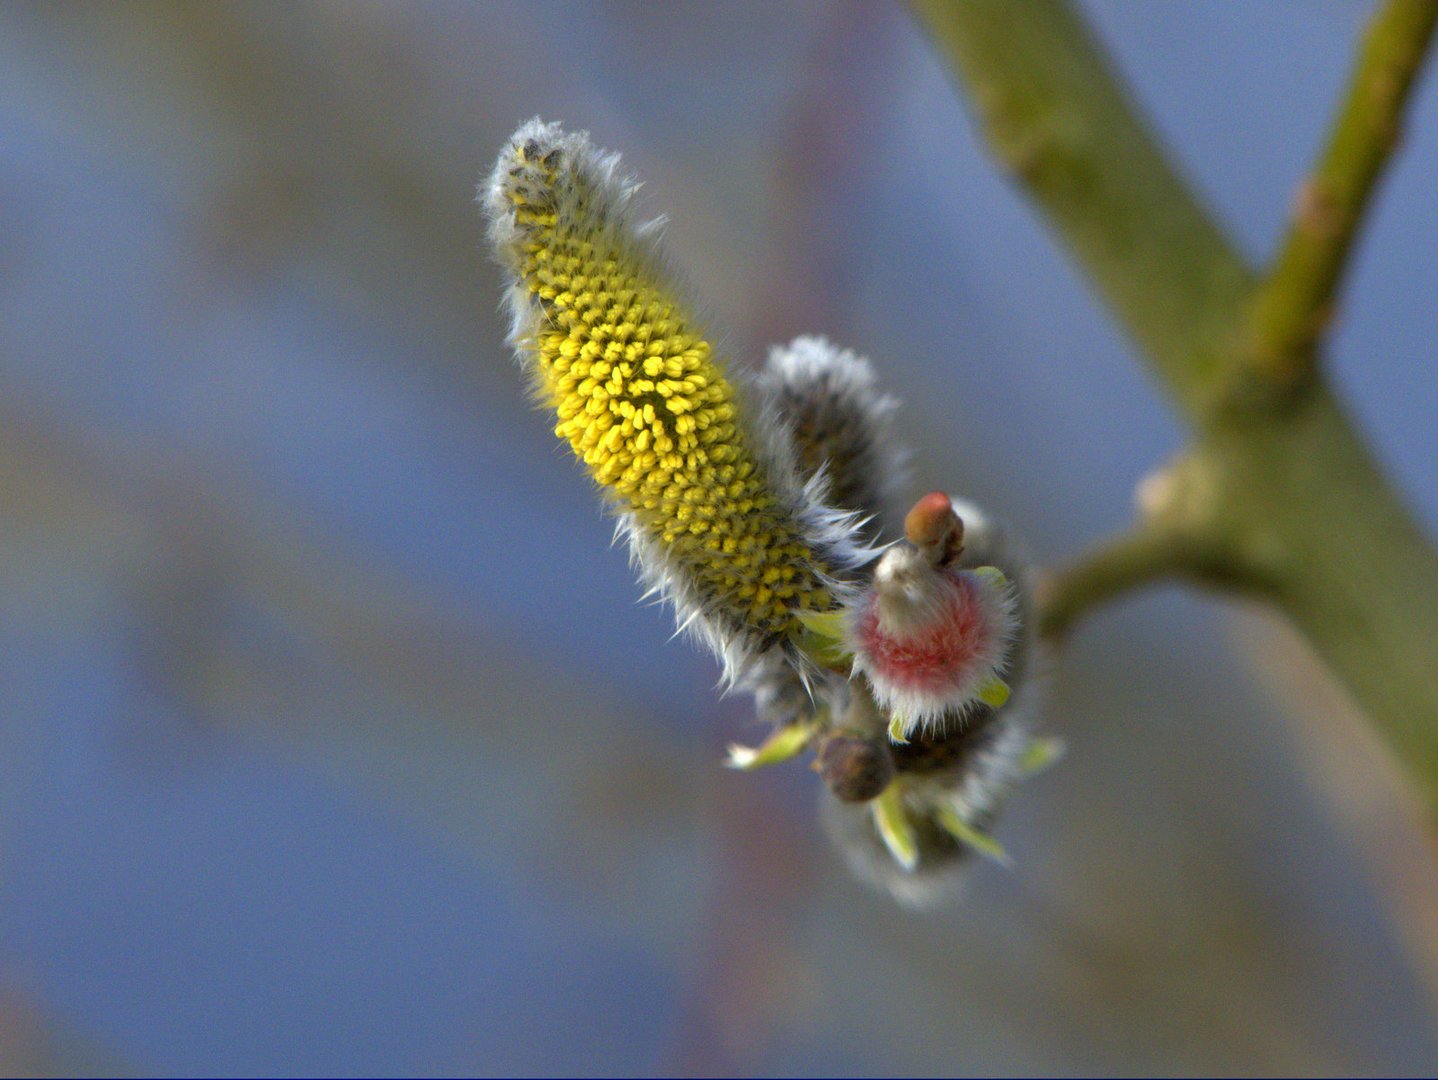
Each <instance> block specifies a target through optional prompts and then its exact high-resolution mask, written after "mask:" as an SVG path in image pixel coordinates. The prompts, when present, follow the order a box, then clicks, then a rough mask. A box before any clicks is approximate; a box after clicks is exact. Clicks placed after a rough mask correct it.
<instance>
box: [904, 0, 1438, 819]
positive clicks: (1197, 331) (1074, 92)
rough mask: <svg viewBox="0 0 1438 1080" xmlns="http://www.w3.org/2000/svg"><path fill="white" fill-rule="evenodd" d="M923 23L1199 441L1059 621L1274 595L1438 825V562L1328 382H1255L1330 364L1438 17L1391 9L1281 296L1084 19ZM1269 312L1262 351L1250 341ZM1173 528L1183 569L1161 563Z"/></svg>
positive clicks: (1014, 14) (1319, 178)
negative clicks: (1148, 590)
mask: <svg viewBox="0 0 1438 1080" xmlns="http://www.w3.org/2000/svg"><path fill="white" fill-rule="evenodd" d="M915 10H916V12H917V13H918V15H919V18H920V20H921V22H922V23H923V25H924V26H925V27H926V28H927V29H928V31H929V33H930V34H931V36H932V37H933V39H934V41H935V43H936V44H937V45H938V47H939V49H940V51H941V53H942V54H943V56H944V57H945V58H946V59H947V60H948V61H949V63H950V64H951V65H952V68H953V71H954V73H955V75H956V76H957V77H958V79H959V80H960V82H961V83H962V84H963V86H964V87H965V88H966V89H967V91H968V93H969V96H970V99H971V101H972V103H973V106H974V109H975V112H976V113H977V115H978V117H979V119H980V121H981V123H982V125H983V127H984V128H985V130H986V132H987V134H988V138H989V141H990V143H991V145H992V148H993V151H994V153H995V156H996V157H997V158H998V159H999V161H1000V162H1001V163H1003V164H1004V165H1005V167H1007V168H1008V169H1009V170H1011V171H1012V173H1013V174H1014V176H1015V178H1016V179H1017V181H1018V182H1019V183H1020V184H1021V185H1023V187H1024V188H1025V189H1026V190H1027V192H1028V193H1029V195H1030V197H1031V198H1032V199H1033V201H1034V202H1035V203H1036V205H1037V206H1038V208H1039V209H1040V211H1041V212H1042V213H1043V214H1044V215H1045V216H1046V217H1047V218H1048V219H1049V221H1050V223H1051V224H1052V225H1053V226H1054V227H1055V228H1056V229H1057V230H1058V231H1059V233H1060V234H1061V235H1062V236H1063V238H1064V240H1065V242H1066V243H1067V244H1068V246H1069V248H1070V250H1071V251H1072V253H1073V255H1074V256H1075V258H1076V259H1077V260H1078V261H1079V263H1080V264H1081V265H1082V266H1083V268H1084V269H1085V271H1086V272H1087V273H1088V274H1089V276H1090V277H1091V278H1092V279H1093V281H1094V284H1095V286H1096V287H1097V289H1098V291H1099V293H1100V295H1101V296H1102V297H1103V298H1104V299H1105V300H1106V301H1107V303H1108V304H1109V306H1110V307H1111V308H1112V310H1113V312H1114V314H1115V315H1116V316H1117V317H1118V319H1119V321H1120V322H1121V323H1122V324H1123V325H1124V326H1125V328H1126V329H1127V330H1128V331H1129V333H1130V334H1131V335H1132V336H1133V337H1134V339H1135V340H1136V341H1137V343H1138V344H1139V345H1140V346H1141V347H1142V349H1143V350H1144V352H1145V353H1146V354H1147V356H1148V359H1149V360H1150V361H1151V364H1152V367H1153V370H1154V372H1155V374H1156V375H1157V376H1158V378H1159V380H1160V381H1161V382H1162V384H1163V385H1164V387H1165V388H1166V389H1167V391H1168V392H1169V395H1170V397H1171V398H1172V400H1173V401H1174V403H1175V404H1176V405H1177V407H1178V408H1179V409H1180V411H1181V412H1182V413H1183V414H1184V415H1185V416H1186V417H1187V418H1188V420H1189V422H1190V424H1191V425H1192V427H1193V445H1192V446H1191V447H1190V449H1189V450H1188V451H1187V452H1186V454H1185V455H1184V459H1183V461H1182V462H1181V465H1180V466H1177V467H1175V468H1173V469H1171V470H1169V472H1168V473H1167V474H1165V475H1163V476H1161V477H1160V481H1159V482H1157V483H1156V484H1155V485H1154V486H1153V492H1152V493H1153V495H1154V497H1153V498H1150V499H1148V500H1145V501H1144V505H1143V506H1142V507H1141V510H1143V511H1144V512H1145V514H1146V518H1147V520H1146V521H1145V522H1144V523H1142V524H1141V525H1140V526H1139V529H1140V530H1141V531H1140V532H1138V533H1137V534H1135V536H1134V537H1133V538H1131V539H1128V540H1125V541H1121V542H1120V543H1119V545H1118V546H1117V547H1110V548H1108V549H1105V551H1104V553H1103V554H1102V555H1101V557H1100V558H1099V559H1098V561H1097V562H1081V563H1079V564H1077V566H1076V567H1075V568H1073V569H1070V570H1068V571H1066V572H1061V573H1060V575H1059V576H1058V578H1057V581H1056V583H1055V585H1054V587H1053V588H1052V590H1051V592H1050V596H1051V598H1052V599H1053V603H1054V604H1056V605H1057V607H1055V608H1051V609H1050V612H1049V614H1048V616H1047V619H1046V621H1047V622H1048V624H1049V625H1050V627H1051V628H1053V627H1062V626H1066V625H1067V624H1069V623H1071V622H1072V621H1073V620H1074V618H1076V617H1077V616H1078V615H1079V614H1080V613H1081V611H1082V609H1083V608H1084V607H1085V606H1087V605H1088V604H1091V603H1096V602H1097V601H1099V600H1105V599H1109V598H1111V597H1112V596H1114V595H1116V594H1117V593H1118V592H1120V591H1122V590H1123V589H1125V588H1127V587H1130V586H1136V585H1139V584H1142V583H1143V582H1145V581H1148V580H1152V579H1153V578H1155V577H1157V576H1163V574H1164V573H1166V572H1167V571H1170V570H1174V571H1177V570H1198V571H1199V574H1198V576H1199V577H1200V578H1201V579H1203V580H1205V581H1206V582H1208V583H1213V584H1222V585H1224V586H1227V587H1232V588H1236V589H1237V590H1239V591H1241V592H1244V593H1246V594H1249V595H1253V596H1257V597H1260V598H1262V599H1264V600H1266V601H1268V602H1270V603H1272V604H1274V605H1275V606H1276V607H1277V608H1278V609H1279V610H1281V611H1282V612H1283V613H1284V614H1285V615H1287V616H1288V617H1289V618H1290V619H1291V620H1292V621H1293V623H1294V624H1295V625H1296V626H1297V627H1298V628H1299V629H1300V631H1301V632H1302V633H1303V634H1304V636H1305V637H1306V638H1307V640H1308V642H1309V643H1310V644H1311V645H1312V646H1313V648H1314V649H1315V651H1316V652H1317V653H1318V654H1319V656H1320V657H1322V658H1323V660H1324V661H1325V662H1326V663H1327V665H1328V666H1329V667H1330V669H1332V670H1333V671H1334V672H1335V673H1336V674H1337V675H1338V676H1339V678H1340V679H1341V680H1342V681H1343V682H1344V684H1345V685H1346V686H1347V687H1348V689H1349V691H1350V692H1351V693H1352V694H1353V695H1354V697H1355V698H1356V699H1357V701H1358V702H1359V703H1360V705H1361V706H1362V708H1363V709H1364V711H1365V712H1366V714H1367V715H1368V716H1369V717H1371V718H1372V720H1373V721H1374V722H1375V723H1376V724H1377V725H1378V727H1379V728H1380V729H1381V730H1382V732H1383V733H1384V735H1385V736H1386V738H1387V739H1388V741H1389V743H1390V744H1391V745H1392V746H1393V747H1394V748H1395V749H1396V750H1397V752H1398V753H1399V755H1400V756H1401V758H1402V759H1403V761H1404V763H1405V765H1406V767H1407V769H1408V771H1409V775H1410V777H1411V779H1412V781H1413V782H1414V783H1415V784H1416V786H1417V787H1418V788H1419V789H1420V790H1421V791H1422V793H1423V795H1424V796H1425V798H1426V799H1427V802H1428V805H1429V809H1430V813H1432V812H1435V811H1438V554H1435V552H1434V550H1433V548H1432V546H1431V544H1430V542H1429V540H1428V539H1427V537H1425V536H1424V534H1423V532H1422V530H1421V529H1420V528H1419V526H1418V525H1417V524H1416V522H1415V521H1414V520H1413V518H1412V517H1411V515H1410V514H1409V512H1408V510H1407V509H1406V507H1404V506H1403V505H1402V503H1401V501H1400V499H1399V497H1398V495H1397V493H1396V492H1395V491H1394V489H1393V487H1392V485H1391V484H1390V482H1389V481H1388V479H1387V477H1386V476H1385V474H1384V472H1383V471H1382V469H1381V468H1380V467H1379V466H1378V465H1377V463H1376V462H1375V461H1374V460H1373V458H1372V456H1371V455H1370V453H1369V451H1368V450H1367V448H1366V447H1365V445H1364V444H1363V441H1362V439H1361V437H1360V436H1359V435H1358V433H1357V432H1356V431H1355V429H1354V428H1353V426H1352V424H1351V423H1350V422H1349V420H1348V419H1347V417H1346V416H1345V414H1344V411H1343V409H1342V407H1341V406H1340V404H1339V403H1338V402H1337V401H1336V400H1335V398H1334V397H1333V396H1332V394H1331V392H1330V391H1329V389H1328V387H1327V386H1326V385H1325V384H1324V383H1323V382H1322V381H1321V379H1319V378H1318V377H1317V376H1316V375H1315V376H1314V378H1313V380H1312V381H1311V382H1309V383H1308V384H1306V385H1304V386H1302V387H1301V388H1296V389H1295V390H1294V394H1293V395H1291V396H1290V395H1276V394H1273V393H1272V392H1270V391H1269V390H1268V389H1267V388H1264V387H1258V386H1255V385H1254V380H1253V379H1252V377H1251V374H1250V372H1251V371H1252V369H1253V364H1252V363H1251V359H1252V357H1253V356H1254V355H1257V356H1260V357H1264V356H1266V357H1268V358H1269V359H1268V360H1265V361H1262V362H1260V363H1259V364H1258V370H1259V371H1260V372H1265V373H1271V374H1275V375H1277V376H1278V377H1279V378H1281V379H1282V381H1284V382H1285V383H1292V382H1293V381H1294V375H1293V372H1294V371H1295V369H1296V366H1297V365H1299V363H1300V361H1299V359H1298V357H1300V356H1301V355H1304V354H1306V353H1308V352H1310V351H1311V350H1312V349H1313V347H1314V343H1315V342H1316V339H1317V336H1318V334H1319V332H1320V330H1321V325H1320V324H1321V322H1322V321H1323V320H1321V319H1315V313H1316V312H1318V311H1320V310H1323V309H1326V308H1327V306H1328V305H1329V303H1330V296H1331V292H1332V290H1333V288H1334V287H1335V285H1336V283H1337V281H1338V280H1339V277H1340V274H1341V269H1342V263H1343V259H1344V256H1345V255H1346V254H1347V253H1348V252H1349V251H1350V250H1351V246H1352V236H1353V233H1354V230H1355V229H1356V227H1357V225H1358V223H1359V221H1360V219H1361V216H1362V210H1363V206H1364V204H1365V202H1366V200H1367V198H1368V196H1369V195H1370V194H1371V192H1372V190H1373V186H1374V181H1375V180H1376V178H1377V176H1378V174H1379V173H1380V171H1381V169H1382V165H1383V163H1384V161H1385V160H1386V158H1387V155H1388V153H1389V151H1390V150H1391V148H1392V146H1393V145H1394V143H1395V141H1396V132H1397V131H1398V129H1399V127H1400V126H1401V117H1402V111H1403V107H1404V105H1405V104H1406V102H1407V100H1408V92H1409V91H1410V90H1411V88H1412V86H1413V83H1414V76H1415V74H1416V72H1417V69H1418V66H1419V62H1420V60H1421V58H1422V55H1423V52H1424V49H1425V47H1426V45H1427V43H1428V41H1429V40H1430V38H1431V35H1432V30H1433V23H1434V17H1435V5H1434V4H1433V3H1432V2H1431V0H1390V2H1389V3H1387V4H1386V5H1384V6H1383V7H1382V8H1381V9H1380V10H1379V12H1378V13H1377V15H1376V16H1375V18H1374V21H1373V24H1372V27H1371V29H1370V31H1369V34H1368V37H1367V39H1366V44H1365V46H1364V48H1363V50H1362V52H1361V55H1360V57H1359V61H1358V67H1357V71H1356V73H1355V74H1354V76H1353V78H1352V80H1351V85H1350V89H1349V93H1348V98H1347V100H1346V101H1345V102H1344V103H1343V105H1342V106H1341V108H1340V110H1339V114H1338V120H1337V123H1336V125H1335V128H1334V133H1333V136H1332V138H1331V140H1330V144H1329V148H1328V150H1327V151H1326V152H1325V154H1324V156H1323V158H1322V159H1321V161H1320V163H1319V165H1318V166H1317V168H1316V170H1315V174H1314V179H1313V180H1311V181H1309V182H1308V183H1307V184H1306V185H1305V186H1304V188H1303V189H1302V192H1303V194H1301V196H1300V199H1299V208H1298V210H1297V213H1296V224H1295V228H1294V231H1293V233H1292V234H1291V235H1290V237H1289V239H1288V241H1287V242H1286V243H1285V245H1284V248H1283V252H1282V254H1281V255H1280V256H1279V258H1278V260H1277V261H1276V263H1275V266H1274V269H1273V271H1272V273H1271V274H1270V275H1269V276H1268V277H1267V278H1266V279H1265V280H1264V282H1263V283H1261V284H1256V283H1255V280H1254V276H1253V275H1252V273H1251V272H1250V271H1249V270H1248V269H1247V268H1246V267H1245V265H1244V263H1243V260H1242V259H1241V258H1240V257H1239V256H1238V254H1237V253H1236V251H1235V249H1234V248H1233V247H1232V245H1231V244H1230V243H1229V241H1228V240H1227V239H1226V238H1225V237H1224V235H1223V234H1222V232H1221V230H1220V229H1219V228H1218V226H1217V225H1215V224H1214V223H1213V222H1212V221H1211V219H1210V217H1209V215H1208V214H1207V213H1206V211H1205V210H1204V209H1203V208H1202V207H1201V205H1200V204H1199V201H1198V200H1197V199H1196V198H1195V197H1194V196H1193V195H1192V194H1191V193H1190V192H1189V190H1188V189H1187V187H1186V186H1185V184H1184V182H1183V181H1182V180H1181V179H1180V178H1179V176H1178V174H1177V172H1176V170H1175V169H1174V168H1173V167H1172V166H1171V165H1169V164H1168V162H1167V160H1166V158H1165V156H1164V154H1163V152H1162V151H1161V149H1160V148H1159V146H1158V144H1157V140H1156V139H1155V138H1154V137H1153V135H1152V134H1151V133H1150V132H1149V130H1148V128H1147V126H1146V125H1145V123H1144V122H1143V120H1142V119H1141V118H1140V117H1139V116H1138V115H1137V113H1136V111H1135V109H1134V108H1133V107H1132V106H1131V105H1130V104H1129V102H1128V96H1127V94H1126V92H1125V91H1124V89H1123V87H1122V86H1121V85H1120V84H1119V82H1118V80H1117V78H1116V77H1115V76H1114V74H1113V73H1112V71H1111V68H1110V65H1109V63H1108V61H1107V59H1106V58H1105V56H1104V55H1103V54H1102V51H1101V50H1100V48H1099V46H1098V45H1097V43H1096V42H1095V41H1094V40H1093V39H1092V38H1091V37H1090V36H1089V34H1088V31H1087V28H1086V26H1085V24H1084V22H1083V20H1082V18H1081V17H1080V16H1079V15H1078V14H1077V13H1076V12H1075V11H1074V10H1073V9H1072V8H1071V7H1070V6H1069V5H1068V4H1067V3H1066V2H1064V0H1035V2H1033V3H1023V4H1018V3H1009V2H1006V0H972V2H967V3H951V2H946V0H917V2H916V3H915ZM1314 200H1317V201H1318V204H1320V205H1321V208H1322V212H1321V213H1318V214H1317V217H1316V218H1315V213H1316V212H1315V210H1314V209H1313V204H1314ZM1255 298H1256V302H1257V305H1258V306H1257V313H1256V315H1255V316H1254V318H1255V324H1254V325H1255V328H1256V333H1257V339H1258V342H1259V349H1258V352H1257V353H1256V354H1255V353H1251V352H1250V351H1249V350H1250V348H1251V344H1250V343H1251V342H1252V341H1253V338H1252V337H1250V335H1249V334H1248V333H1246V329H1247V323H1248V319H1249V312H1250V311H1251V310H1253V309H1254V304H1255ZM1275 358H1276V359H1275ZM1235 373H1237V375H1235ZM1154 529H1157V530H1158V535H1161V536H1167V537H1168V538H1170V539H1171V540H1172V546H1171V547H1170V548H1167V549H1166V548H1165V546H1164V545H1163V544H1162V543H1161V542H1159V543H1155V542H1152V541H1153V538H1154V535H1155V534H1154V533H1153V532H1152V531H1150V530H1154ZM1166 551H1167V554H1165V552H1166ZM1194 552H1198V553H1200V558H1199V560H1198V562H1197V563H1195V562H1194V561H1193V560H1192V559H1191V558H1190V557H1189V556H1190V555H1191V553H1194Z"/></svg>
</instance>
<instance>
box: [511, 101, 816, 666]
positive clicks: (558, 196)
mask: <svg viewBox="0 0 1438 1080" xmlns="http://www.w3.org/2000/svg"><path fill="white" fill-rule="evenodd" d="M539 131H540V132H541V133H549V134H551V135H552V136H555V137H552V138H549V139H536V138H533V137H529V138H526V137H525V133H524V131H523V130H522V131H521V133H520V136H519V137H517V138H516V140H515V142H514V144H513V145H512V146H511V147H510V148H509V150H508V151H507V152H506V154H505V156H503V157H501V160H500V163H499V166H498V168H497V171H496V173H495V181H494V182H493V184H492V185H491V191H490V195H489V199H490V212H491V215H494V214H496V213H501V214H502V213H504V212H505V210H506V207H504V206H503V205H501V206H499V207H496V206H495V203H496V202H497V201H501V200H502V201H503V202H507V211H508V213H509V214H511V215H512V218H511V219H510V221H506V222H501V224H502V225H503V226H505V227H506V228H507V227H508V226H509V225H510V224H511V222H512V230H509V231H506V230H505V229H497V230H495V232H496V236H497V241H496V242H497V243H499V244H500V247H501V251H500V255H501V258H502V259H504V260H505V261H506V264H507V265H508V266H509V267H510V269H511V270H512V272H513V273H514V276H515V279H516V285H517V287H518V289H519V290H521V291H522V292H523V293H524V294H525V295H526V296H527V297H528V298H529V299H530V300H531V301H532V302H534V303H535V304H536V305H537V314H538V318H537V319H536V320H534V321H533V324H532V326H530V327H529V329H528V331H527V332H526V331H524V330H523V329H521V331H520V333H519V341H518V344H519V346H520V348H521V349H522V350H525V351H527V352H528V354H529V357H528V359H529V360H530V361H531V362H532V365H533V367H534V369H535V376H536V386H537V388H538V391H539V393H540V395H541V397H542V398H543V399H544V400H545V402H546V404H548V405H549V406H551V407H552V408H553V410H554V412H555V414H556V415H557V417H558V423H557V424H556V426H555V429H554V430H555V434H556V435H558V436H559V437H560V438H561V439H563V440H565V441H566V442H568V444H569V446H570V448H571V449H572V450H573V451H574V454H575V456H576V457H578V458H579V459H580V460H581V461H583V462H584V464H585V466H586V467H587V468H588V470H589V472H590V474H591V475H592V476H593V477H594V479H595V480H596V481H597V482H598V483H599V484H600V485H602V486H603V487H604V488H606V489H608V491H610V492H611V493H612V495H613V497H614V498H615V499H616V500H617V502H618V504H619V506H620V508H621V509H623V510H625V511H628V512H630V513H631V514H632V516H633V518H634V520H635V521H636V522H637V525H638V528H640V529H641V530H642V531H643V533H644V539H645V540H646V541H648V542H649V543H650V544H651V545H653V546H657V548H658V549H659V550H660V551H661V552H662V557H663V559H664V561H665V569H666V572H667V573H670V574H675V575H680V576H682V577H683V579H684V580H683V583H682V587H683V591H684V595H686V596H687V597H689V598H691V600H692V601H693V603H694V604H695V605H696V606H698V607H699V608H700V610H701V611H702V614H703V615H704V616H705V617H706V618H708V619H716V618H717V619H720V620H722V621H723V622H725V623H726V624H728V626H727V627H726V628H725V629H726V630H727V631H728V632H733V631H740V632H754V633H757V635H758V636H759V637H758V640H759V642H760V643H761V644H769V643H772V642H773V641H776V640H779V639H781V638H782V637H785V636H788V635H791V634H793V633H795V632H796V631H797V630H798V628H799V627H798V623H797V620H796V612H798V611H802V610H822V609H826V608H828V607H829V606H830V605H831V602H832V601H831V597H830V595H829V591H828V588H827V586H826V582H825V570H824V568H823V566H822V564H821V562H820V559H819V557H818V555H817V554H816V552H815V551H814V550H813V548H812V545H811V544H810V543H809V542H808V541H807V540H806V538H805V535H804V532H803V525H802V523H801V522H800V520H799V519H798V516H797V515H796V513H795V511H794V507H793V505H792V501H793V499H792V496H787V497H786V496H785V494H784V493H783V492H780V491H777V490H776V489H775V485H774V484H773V482H772V480H773V478H772V477H771V476H770V475H769V472H768V470H767V468H766V466H765V464H764V461H763V459H762V458H761V455H760V448H759V447H758V446H756V445H755V442H754V438H753V436H752V434H751V432H750V431H749V429H748V428H747V427H746V426H745V420H746V419H747V418H744V417H741V416H740V402H739V400H738V396H737V395H736V392H735V388H734V387H733V386H732V385H731V383H730V382H729V380H728V379H727V378H726V377H725V374H724V372H723V370H722V368H721V367H720V366H719V365H718V364H717V363H716V362H715V359H714V357H713V348H712V346H711V345H710V343H709V342H708V341H707V340H705V338H704V337H703V336H702V335H701V334H700V333H699V332H698V331H697V330H696V329H695V328H694V325H693V323H692V321H691V319H690V317H689V315H688V314H686V313H685V312H684V311H683V310H682V308H681V307H680V306H679V305H678V304H677V303H676V301H675V300H674V299H673V298H672V297H671V295H670V294H669V292H668V291H667V290H666V288H665V287H664V284H663V282H662V279H661V275H660V274H659V272H658V269H657V264H656V259H655V257H654V255H653V254H652V252H651V250H650V248H649V245H648V241H647V240H646V239H645V238H643V237H642V236H640V235H639V234H638V232H637V231H636V229H635V228H634V226H633V225H632V224H631V223H629V222H628V221H627V219H626V215H625V207H624V202H625V200H626V199H627V192H626V191H625V190H624V189H623V188H622V187H620V186H619V185H618V184H617V182H616V181H615V180H614V179H613V178H612V176H611V175H610V174H611V172H612V169H613V164H614V163H613V161H612V159H603V158H599V157H597V156H595V155H593V151H591V150H589V148H588V145H587V143H583V142H576V138H577V137H573V136H567V137H566V136H560V135H559V133H558V131H557V129H554V128H547V129H546V128H542V127H541V128H539ZM578 138H582V137H578ZM606 166H607V168H606ZM506 240H507V241H508V246H509V247H510V249H511V250H510V251H508V252H506V251H504V250H503V247H504V246H505V243H504V241H506ZM516 299H517V298H516Z"/></svg>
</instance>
